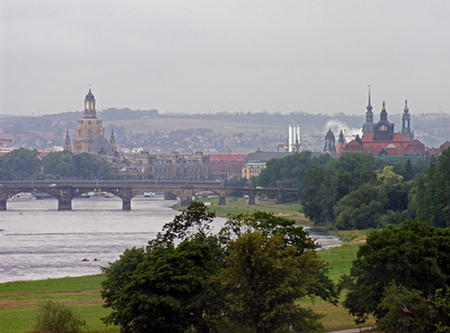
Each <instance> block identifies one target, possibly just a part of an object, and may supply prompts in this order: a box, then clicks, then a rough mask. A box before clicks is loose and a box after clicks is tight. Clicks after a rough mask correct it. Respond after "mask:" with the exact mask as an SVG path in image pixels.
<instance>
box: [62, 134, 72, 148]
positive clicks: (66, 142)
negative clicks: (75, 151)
mask: <svg viewBox="0 0 450 333" xmlns="http://www.w3.org/2000/svg"><path fill="white" fill-rule="evenodd" d="M64 151H67V152H71V151H72V144H71V142H70V135H69V130H66V138H65V139H64Z"/></svg>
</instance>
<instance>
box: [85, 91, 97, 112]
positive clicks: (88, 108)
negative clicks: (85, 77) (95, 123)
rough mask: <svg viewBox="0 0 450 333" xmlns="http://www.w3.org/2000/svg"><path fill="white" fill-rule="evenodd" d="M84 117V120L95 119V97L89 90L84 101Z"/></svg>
mask: <svg viewBox="0 0 450 333" xmlns="http://www.w3.org/2000/svg"><path fill="white" fill-rule="evenodd" d="M84 117H85V118H95V117H96V115H95V97H94V95H93V94H92V92H91V88H89V92H88V94H87V95H86V98H85V99H84Z"/></svg>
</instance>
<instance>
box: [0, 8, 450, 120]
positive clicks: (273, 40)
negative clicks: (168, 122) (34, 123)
mask: <svg viewBox="0 0 450 333" xmlns="http://www.w3.org/2000/svg"><path fill="white" fill-rule="evenodd" d="M0 10H1V14H0V15H1V20H0V31H2V34H0V41H1V42H2V45H7V47H5V48H4V49H3V50H2V51H0V64H1V65H0V114H17V115H38V114H54V113H61V112H69V111H80V110H82V104H81V103H80V95H82V94H85V92H86V91H87V89H88V88H89V86H90V85H91V86H92V89H93V92H94V93H95V95H96V98H97V101H98V104H97V109H98V110H102V109H105V108H108V107H117V108H121V107H129V108H132V109H158V110H159V111H160V112H161V113H208V112H213V113H214V112H222V111H226V112H248V111H249V112H261V111H267V112H281V113H289V112H297V111H302V112H306V113H327V114H334V113H341V112H342V113H345V114H361V115H363V114H364V112H365V106H366V105H367V86H368V85H371V86H372V105H373V107H374V110H373V111H374V114H378V113H379V112H380V110H381V102H382V101H383V100H384V101H386V107H387V110H388V112H389V113H390V114H399V113H401V112H402V109H403V105H404V100H405V99H408V103H409V105H410V108H411V111H412V112H413V113H414V114H419V113H449V109H448V106H447V100H446V99H447V98H446V96H447V94H446V92H447V90H448V87H450V61H449V60H448V59H450V57H449V56H450V45H449V44H448V43H446V41H447V40H448V37H450V32H449V31H450V3H448V2H447V1H442V0H433V1H429V2H423V1H396V2H394V3H393V2H390V1H377V2H376V3H375V2H374V3H372V2H371V3H368V2H361V1H353V0H352V1H350V0H348V1H339V2H336V1H286V2H283V3H271V2H269V3H264V2H257V1H247V2H245V3H242V2H238V1H228V2H226V3H214V4H213V3H210V2H207V1H204V0H197V1H192V2H185V1H172V2H164V1H151V2H148V3H147V2H139V1H131V2H127V3H126V4H125V3H122V2H120V1H103V0H96V1H81V2H58V1H51V0H46V1H40V2H39V3H36V2H34V1H25V0H19V1H4V2H3V4H2V6H1V7H0Z"/></svg>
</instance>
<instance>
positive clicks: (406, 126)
mask: <svg viewBox="0 0 450 333" xmlns="http://www.w3.org/2000/svg"><path fill="white" fill-rule="evenodd" d="M402 134H403V136H405V137H406V138H408V139H409V140H411V141H412V140H414V133H413V132H412V131H411V115H410V114H409V109H408V101H407V100H405V108H404V109H403V115H402Z"/></svg>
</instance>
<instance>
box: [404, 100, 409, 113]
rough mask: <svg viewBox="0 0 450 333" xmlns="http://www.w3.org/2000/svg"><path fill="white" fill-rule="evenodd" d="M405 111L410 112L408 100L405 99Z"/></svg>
mask: <svg viewBox="0 0 450 333" xmlns="http://www.w3.org/2000/svg"><path fill="white" fill-rule="evenodd" d="M403 112H405V113H408V112H409V108H408V100H407V99H405V108H404V109H403Z"/></svg>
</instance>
